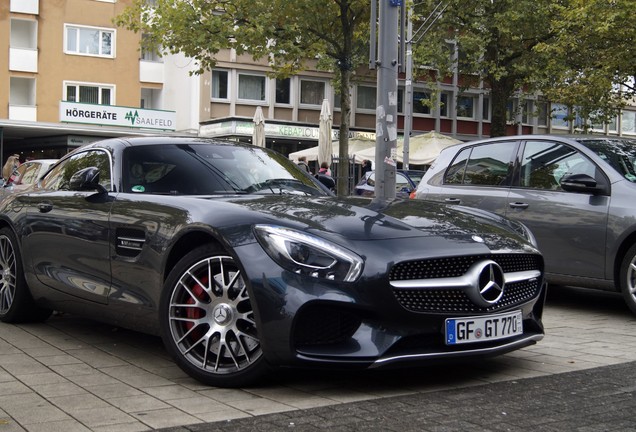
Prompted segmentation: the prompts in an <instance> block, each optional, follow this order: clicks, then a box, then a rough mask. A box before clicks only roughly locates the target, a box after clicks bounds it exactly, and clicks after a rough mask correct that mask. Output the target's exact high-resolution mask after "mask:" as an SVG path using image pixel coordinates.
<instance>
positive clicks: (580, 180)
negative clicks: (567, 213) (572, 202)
mask: <svg viewBox="0 0 636 432" xmlns="http://www.w3.org/2000/svg"><path fill="white" fill-rule="evenodd" d="M559 184H560V185H561V188H563V190H564V191H566V192H583V193H590V192H592V193H594V192H601V191H602V188H601V187H599V186H598V184H597V182H596V180H595V179H594V178H593V177H591V176H590V175H588V174H572V175H568V176H564V177H563V178H562V179H561V181H560V182H559Z"/></svg>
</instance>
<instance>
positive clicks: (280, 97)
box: [276, 78, 291, 105]
mask: <svg viewBox="0 0 636 432" xmlns="http://www.w3.org/2000/svg"><path fill="white" fill-rule="evenodd" d="M276 103H277V104H285V105H289V104H291V79H290V78H285V79H278V78H277V79H276Z"/></svg>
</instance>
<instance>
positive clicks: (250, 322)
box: [159, 245, 269, 387]
mask: <svg viewBox="0 0 636 432" xmlns="http://www.w3.org/2000/svg"><path fill="white" fill-rule="evenodd" d="M159 314H160V315H159V320H160V323H161V336H162V338H163V342H164V344H165V346H166V349H167V350H168V352H170V354H171V355H172V356H173V357H174V359H175V361H176V363H177V364H178V365H179V367H180V368H181V369H183V370H184V371H185V372H186V373H187V374H188V375H190V376H192V377H193V378H195V379H197V380H199V381H201V382H203V383H205V384H208V385H213V386H217V387H241V386H246V385H250V384H253V383H255V382H256V381H258V380H260V378H263V377H264V376H265V374H266V372H267V371H268V369H269V368H268V366H267V364H266V362H265V359H264V358H263V351H262V349H261V344H260V340H259V338H258V332H257V329H256V322H255V320H254V311H253V309H252V306H251V303H250V299H249V294H248V288H247V286H246V284H245V280H244V279H243V277H242V271H241V269H240V267H239V266H238V265H237V263H236V261H235V260H234V258H232V257H231V256H229V255H228V254H227V253H226V252H224V251H223V250H221V249H219V248H218V247H215V246H212V245H207V246H202V247H199V248H197V249H194V250H193V251H192V252H190V253H188V254H187V255H186V256H185V257H183V258H182V259H181V260H180V261H179V262H178V263H177V265H176V266H175V267H174V269H173V270H172V271H171V272H170V275H169V276H168V278H167V280H166V283H165V285H164V289H163V292H162V295H161V304H160V310H159Z"/></svg>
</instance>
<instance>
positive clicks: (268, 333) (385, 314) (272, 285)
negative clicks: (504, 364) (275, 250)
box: [236, 244, 545, 368]
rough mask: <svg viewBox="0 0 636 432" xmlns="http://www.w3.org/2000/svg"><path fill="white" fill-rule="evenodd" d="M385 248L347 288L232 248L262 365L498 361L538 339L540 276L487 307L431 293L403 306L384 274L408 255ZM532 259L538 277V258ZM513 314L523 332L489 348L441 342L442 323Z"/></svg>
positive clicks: (257, 252) (248, 249)
mask: <svg viewBox="0 0 636 432" xmlns="http://www.w3.org/2000/svg"><path fill="white" fill-rule="evenodd" d="M384 246H386V245H384ZM375 247H376V248H379V249H382V247H383V246H382V245H375ZM471 248H472V249H474V250H471ZM384 249H385V250H384V251H380V250H375V251H372V250H370V251H369V253H368V254H367V255H366V257H365V258H366V260H365V269H364V272H363V275H362V277H361V278H360V280H359V281H358V282H356V283H353V284H345V283H338V282H334V281H327V280H320V279H312V278H308V277H305V276H301V275H297V274H293V273H291V272H288V271H285V270H283V269H281V268H280V267H279V266H278V265H277V264H276V263H274V262H273V261H271V260H270V259H269V257H267V256H266V255H265V254H263V253H262V249H261V248H260V246H259V245H258V244H251V245H245V246H242V247H240V248H239V249H237V250H236V252H237V254H238V255H239V260H240V262H241V263H243V266H244V267H245V270H244V271H245V274H246V275H247V280H248V281H249V284H250V288H251V293H250V294H251V295H250V297H251V299H252V300H253V308H254V311H255V316H256V320H257V326H258V328H259V337H260V339H261V346H262V348H263V352H264V355H265V357H266V358H267V360H268V361H269V362H271V363H272V364H276V365H286V366H300V365H311V366H313V367H316V366H324V367H330V366H334V367H360V368H378V367H389V366H394V365H397V364H404V363H411V364H421V363H428V362H434V361H439V360H446V359H455V358H464V357H485V356H492V355H499V354H503V353H506V352H509V351H512V350H516V349H519V348H522V347H524V346H527V345H531V344H534V343H536V342H537V341H539V340H541V339H542V338H543V335H544V330H543V325H542V323H541V317H542V314H543V305H544V300H545V287H544V281H543V277H542V276H541V277H539V278H537V280H535V281H533V284H535V285H536V286H534V288H532V287H530V288H529V287H528V286H527V285H528V283H527V282H524V284H525V285H524V286H523V287H521V289H517V290H513V289H511V290H510V293H511V294H512V295H511V296H508V297H507V298H506V299H505V301H503V302H502V303H501V304H496V305H494V306H492V307H481V306H475V305H473V304H472V303H471V302H470V300H467V299H465V298H461V299H460V300H458V301H455V300H454V299H453V298H454V296H455V294H452V293H451V294H450V295H447V294H448V292H447V291H448V290H445V289H444V288H442V289H437V290H436V291H438V292H437V293H435V294H434V296H433V300H430V299H428V300H425V301H422V300H418V299H416V300H415V301H413V300H412V298H413V295H412V293H411V294H408V293H407V295H406V298H407V301H406V302H405V300H404V298H401V297H404V296H400V295H399V293H396V290H395V288H394V287H391V284H390V276H389V275H390V274H391V269H392V268H394V266H395V264H396V263H398V262H403V261H404V260H405V259H406V258H408V257H406V256H400V254H395V253H394V252H395V251H391V250H390V248H388V250H387V248H386V247H385V248H384ZM414 250H415V249H414ZM464 252H465V253H467V256H472V255H475V256H484V255H485V254H484V252H488V254H487V255H489V256H492V255H493V254H490V251H487V250H484V248H483V245H481V246H471V247H468V248H467V250H466V251H464ZM437 253H438V254H439V250H438V251H437ZM535 257H538V259H537V260H536V263H537V264H536V265H537V266H539V267H540V268H539V270H540V274H541V275H542V274H543V260H542V259H541V257H540V256H538V255H536V256H535ZM410 258H412V257H410ZM451 258H452V257H451ZM431 259H435V257H431ZM245 263H249V265H246V264H245ZM391 277H393V276H391ZM416 291H417V290H416ZM440 293H441V294H442V300H439V295H440ZM401 294H404V293H401ZM427 294H428V293H427ZM409 299H410V300H409ZM440 302H441V303H440ZM453 305H459V306H457V307H456V306H453ZM513 310H519V311H521V313H522V319H523V328H524V332H523V334H520V335H518V336H515V337H511V338H507V339H499V340H495V341H488V342H473V343H468V344H460V345H446V344H445V336H444V329H445V320H446V318H461V317H469V316H475V315H478V316H480V315H489V314H493V313H501V312H507V311H513Z"/></svg>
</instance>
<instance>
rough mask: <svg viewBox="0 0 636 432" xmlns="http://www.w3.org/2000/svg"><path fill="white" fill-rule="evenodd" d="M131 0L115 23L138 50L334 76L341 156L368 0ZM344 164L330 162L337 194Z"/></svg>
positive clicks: (342, 188) (342, 186)
mask: <svg viewBox="0 0 636 432" xmlns="http://www.w3.org/2000/svg"><path fill="white" fill-rule="evenodd" d="M147 3H148V2H147V1H146V0H132V3H131V5H130V6H129V7H128V8H126V10H125V11H124V12H123V13H122V14H121V15H119V16H118V17H116V19H115V24H116V25H118V26H120V27H124V28H127V29H129V30H132V31H135V32H140V33H142V34H144V35H145V37H144V38H143V39H142V43H143V44H144V45H145V47H146V48H154V49H157V48H161V49H162V50H163V52H165V53H172V54H174V53H183V54H185V55H187V56H189V57H191V58H193V59H195V60H196V61H197V62H198V66H199V68H198V71H197V73H199V74H200V73H203V72H205V71H208V70H210V69H212V68H213V67H214V65H215V63H216V59H215V55H216V54H217V53H218V52H219V51H220V50H223V49H229V48H233V49H235V50H236V51H237V53H238V54H242V53H248V54H251V55H252V56H253V57H254V58H255V59H261V58H267V59H269V62H270V64H271V66H272V70H273V71H274V73H275V74H276V75H277V76H279V77H286V76H289V75H291V74H294V73H296V72H298V71H300V70H302V69H305V68H306V67H308V65H309V64H312V63H315V64H317V67H318V68H320V69H322V70H327V71H332V72H334V73H335V82H336V83H337V85H338V89H339V90H338V93H339V95H340V110H341V121H340V154H339V156H340V160H341V161H346V160H348V159H347V158H348V137H349V125H350V113H351V96H350V93H349V88H350V86H351V82H352V78H353V77H354V71H355V69H356V68H357V67H358V66H359V65H361V64H363V63H365V62H366V61H367V60H368V59H367V56H368V51H367V49H366V46H368V34H369V32H368V27H369V10H370V8H369V0H326V1H324V2H321V3H316V2H315V1H314V0H294V1H284V0H259V1H254V0H231V1H228V0H181V1H174V0H157V1H156V2H155V4H154V5H153V6H152V7H151V6H149V5H148V4H147ZM347 181H348V163H339V164H338V185H337V191H338V194H339V195H345V194H347V193H348V184H347Z"/></svg>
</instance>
